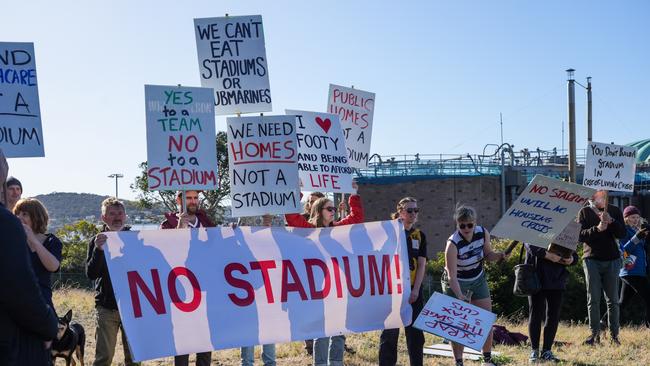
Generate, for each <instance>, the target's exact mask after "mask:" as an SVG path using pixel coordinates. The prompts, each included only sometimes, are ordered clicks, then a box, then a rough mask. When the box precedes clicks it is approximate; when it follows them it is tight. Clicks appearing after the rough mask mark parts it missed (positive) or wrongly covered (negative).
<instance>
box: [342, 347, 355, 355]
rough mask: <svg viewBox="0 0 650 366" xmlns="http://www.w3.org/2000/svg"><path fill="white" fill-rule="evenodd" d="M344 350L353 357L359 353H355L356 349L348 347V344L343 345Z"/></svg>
mask: <svg viewBox="0 0 650 366" xmlns="http://www.w3.org/2000/svg"><path fill="white" fill-rule="evenodd" d="M343 349H344V350H345V352H347V353H349V354H351V355H353V354H355V353H357V351H355V350H354V348H352V347H350V346H348V345H347V344H344V345H343Z"/></svg>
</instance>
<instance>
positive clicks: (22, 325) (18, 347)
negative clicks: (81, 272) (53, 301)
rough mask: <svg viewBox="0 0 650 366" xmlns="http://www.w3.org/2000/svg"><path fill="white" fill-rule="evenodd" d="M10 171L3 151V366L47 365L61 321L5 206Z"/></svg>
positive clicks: (0, 359)
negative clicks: (41, 284) (47, 299)
mask: <svg viewBox="0 0 650 366" xmlns="http://www.w3.org/2000/svg"><path fill="white" fill-rule="evenodd" d="M8 169H9V166H8V165H7V160H6V159H5V156H4V153H3V152H2V149H0V183H2V184H0V233H2V234H1V235H0V247H2V255H0V281H1V282H2V286H0V365H7V366H23V365H35V366H41V365H42V366H45V365H49V363H50V354H49V353H50V351H49V347H50V345H51V340H52V339H54V338H55V337H56V332H57V326H58V321H57V318H56V315H55V314H54V311H52V309H51V308H50V307H49V305H47V303H46V302H45V300H44V299H43V297H42V296H41V290H40V289H39V284H38V281H37V279H36V276H35V274H34V271H33V270H32V266H31V263H30V262H31V259H30V256H29V250H28V244H27V237H26V235H25V231H24V229H23V226H22V224H21V223H20V221H19V220H18V218H17V217H16V216H14V215H13V214H12V213H11V212H10V211H9V210H7V208H6V207H5V206H4V203H5V195H6V193H7V192H6V189H5V179H6V178H7V171H8Z"/></svg>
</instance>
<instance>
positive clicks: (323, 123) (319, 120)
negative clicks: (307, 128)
mask: <svg viewBox="0 0 650 366" xmlns="http://www.w3.org/2000/svg"><path fill="white" fill-rule="evenodd" d="M316 123H318V125H319V126H320V128H322V129H323V131H325V133H327V132H328V131H329V130H330V127H332V121H330V119H329V118H325V120H324V121H323V119H322V118H320V117H316Z"/></svg>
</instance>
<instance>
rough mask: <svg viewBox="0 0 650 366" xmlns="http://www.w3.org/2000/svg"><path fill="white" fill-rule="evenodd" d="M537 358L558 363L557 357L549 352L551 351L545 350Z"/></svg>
mask: <svg viewBox="0 0 650 366" xmlns="http://www.w3.org/2000/svg"><path fill="white" fill-rule="evenodd" d="M539 358H540V359H542V360H544V361H551V362H560V360H559V359H558V358H557V357H555V355H554V354H553V352H551V350H546V351H544V352H542V355H541V356H539Z"/></svg>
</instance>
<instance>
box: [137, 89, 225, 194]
mask: <svg viewBox="0 0 650 366" xmlns="http://www.w3.org/2000/svg"><path fill="white" fill-rule="evenodd" d="M144 94H145V99H146V121H147V179H148V180H147V182H148V184H149V189H150V190H162V191H164V190H180V189H184V190H187V189H205V190H212V189H217V188H218V187H219V174H218V171H217V143H216V131H215V124H214V98H213V96H212V89H208V88H190V87H180V86H162V85H145V86H144Z"/></svg>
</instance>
